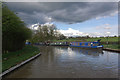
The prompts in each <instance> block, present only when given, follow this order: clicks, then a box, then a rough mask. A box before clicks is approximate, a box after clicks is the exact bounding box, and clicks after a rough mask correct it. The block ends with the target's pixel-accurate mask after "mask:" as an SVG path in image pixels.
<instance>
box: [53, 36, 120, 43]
mask: <svg viewBox="0 0 120 80" xmlns="http://www.w3.org/2000/svg"><path fill="white" fill-rule="evenodd" d="M119 38H120V37H119ZM98 39H101V42H107V41H109V42H118V37H101V38H70V39H63V40H53V41H54V42H74V41H75V42H81V41H82V42H83V41H97V40H98Z"/></svg>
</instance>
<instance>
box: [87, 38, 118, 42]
mask: <svg viewBox="0 0 120 80" xmlns="http://www.w3.org/2000/svg"><path fill="white" fill-rule="evenodd" d="M98 39H101V42H107V41H109V42H118V37H102V38H88V39H86V41H97V40H98Z"/></svg>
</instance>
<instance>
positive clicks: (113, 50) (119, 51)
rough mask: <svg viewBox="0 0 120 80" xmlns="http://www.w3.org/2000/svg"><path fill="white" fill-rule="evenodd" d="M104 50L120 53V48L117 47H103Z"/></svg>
mask: <svg viewBox="0 0 120 80" xmlns="http://www.w3.org/2000/svg"><path fill="white" fill-rule="evenodd" d="M103 50H105V51H111V52H118V53H120V50H116V49H109V48H103Z"/></svg>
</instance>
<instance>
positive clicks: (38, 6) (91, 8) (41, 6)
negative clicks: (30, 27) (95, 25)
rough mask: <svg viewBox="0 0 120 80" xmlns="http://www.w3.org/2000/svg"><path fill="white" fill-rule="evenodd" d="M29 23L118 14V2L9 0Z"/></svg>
mask: <svg viewBox="0 0 120 80" xmlns="http://www.w3.org/2000/svg"><path fill="white" fill-rule="evenodd" d="M7 5H8V7H9V8H10V9H11V10H13V11H15V12H18V16H20V17H21V19H22V20H24V21H25V22H26V23H27V24H35V23H38V22H39V23H41V24H44V23H46V22H50V21H58V22H65V23H72V24H73V23H79V22H84V21H87V20H90V19H98V18H102V17H105V16H111V15H112V16H113V15H115V14H117V10H118V6H117V5H118V4H117V2H72V3H70V2H19V3H18V2H8V3H7Z"/></svg>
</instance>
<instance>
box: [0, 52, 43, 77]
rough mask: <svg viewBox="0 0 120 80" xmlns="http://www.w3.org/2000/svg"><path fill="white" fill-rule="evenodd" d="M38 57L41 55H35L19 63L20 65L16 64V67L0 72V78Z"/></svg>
mask: <svg viewBox="0 0 120 80" xmlns="http://www.w3.org/2000/svg"><path fill="white" fill-rule="evenodd" d="M40 55H41V53H39V54H37V55H35V56H33V57H31V58H29V59H27V60H25V61H23V62H21V63H20V64H17V65H15V66H13V67H11V68H9V69H8V70H6V71H4V72H2V73H1V74H0V78H1V77H3V76H5V75H6V74H8V73H10V72H12V71H14V70H15V69H17V68H20V67H21V66H23V65H24V64H26V63H28V62H30V61H32V60H34V59H35V58H37V57H38V56H40Z"/></svg>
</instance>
